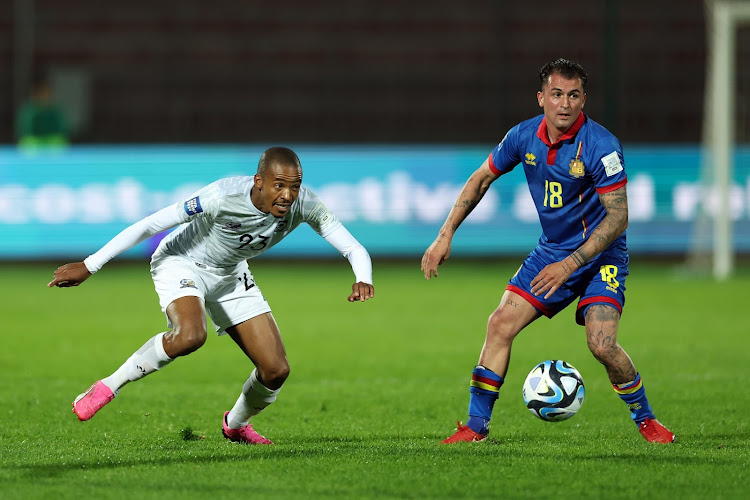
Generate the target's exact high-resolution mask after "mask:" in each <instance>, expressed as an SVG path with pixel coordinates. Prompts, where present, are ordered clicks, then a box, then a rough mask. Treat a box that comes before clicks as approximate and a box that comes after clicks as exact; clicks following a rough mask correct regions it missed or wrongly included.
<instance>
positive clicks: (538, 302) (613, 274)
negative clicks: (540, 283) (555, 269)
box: [506, 241, 629, 325]
mask: <svg viewBox="0 0 750 500" xmlns="http://www.w3.org/2000/svg"><path fill="white" fill-rule="evenodd" d="M565 256H567V253H566V254H565ZM565 256H560V255H554V254H553V253H552V252H550V251H548V250H546V249H544V248H542V247H537V248H535V249H534V251H533V252H531V253H530V254H529V256H528V257H526V260H524V261H523V264H522V265H521V267H520V268H519V269H518V271H517V272H516V274H515V276H513V278H511V280H510V283H509V284H508V286H507V288H506V290H510V291H512V292H515V293H517V294H518V295H520V296H521V297H523V298H524V299H526V301H528V302H529V303H530V304H531V305H532V306H534V307H535V308H536V309H537V310H538V311H539V312H540V313H541V314H543V315H545V316H547V317H548V318H551V317H552V316H554V315H555V314H557V313H558V312H560V311H562V310H563V309H565V308H566V307H568V306H569V305H570V304H571V303H572V302H573V301H574V300H576V299H577V298H580V300H579V301H578V307H577V308H576V323H578V324H579V325H583V324H584V318H585V317H586V316H585V315H586V310H587V309H588V308H589V307H590V306H592V305H594V304H603V305H608V306H611V307H614V308H615V309H617V310H618V311H619V312H620V314H622V308H623V306H624V305H625V279H626V278H627V276H628V274H629V270H628V261H629V258H628V253H627V250H626V247H625V243H624V241H617V242H615V243H614V244H613V245H612V246H610V247H609V248H608V249H607V250H605V251H604V252H602V253H601V254H599V255H598V256H597V257H596V258H595V259H594V260H592V261H591V262H589V263H588V264H586V265H585V266H584V267H582V268H581V269H579V270H578V271H576V272H575V273H573V274H572V275H571V276H570V278H569V279H568V281H566V282H565V283H564V284H563V285H562V286H561V287H560V288H558V289H557V291H555V293H554V294H552V296H551V297H550V298H549V299H545V298H544V295H545V294H540V295H538V296H535V295H534V294H533V293H531V281H532V280H533V279H534V278H535V277H536V276H537V274H539V272H540V271H541V270H542V269H544V267H545V266H546V265H548V264H552V263H554V262H559V261H560V260H562V259H563V258H564V257H565Z"/></svg>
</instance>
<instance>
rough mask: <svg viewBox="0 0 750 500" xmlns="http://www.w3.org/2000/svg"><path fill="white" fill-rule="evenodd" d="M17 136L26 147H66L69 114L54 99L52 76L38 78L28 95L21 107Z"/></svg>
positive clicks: (21, 145) (17, 123)
mask: <svg viewBox="0 0 750 500" xmlns="http://www.w3.org/2000/svg"><path fill="white" fill-rule="evenodd" d="M16 139H17V141H18V145H19V146H20V147H22V148H24V149H35V148H45V147H63V146H66V145H67V144H68V141H69V123H68V117H67V115H66V113H65V111H64V110H63V108H62V107H61V106H60V105H59V104H58V103H57V102H55V97H54V89H53V87H52V84H51V83H50V82H49V80H47V79H39V80H36V81H35V82H34V84H33V85H32V89H31V95H30V96H29V99H28V100H27V101H26V102H25V103H24V104H23V105H22V106H21V108H20V109H19V110H18V115H17V116H16Z"/></svg>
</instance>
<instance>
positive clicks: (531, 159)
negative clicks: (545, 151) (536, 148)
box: [524, 153, 536, 167]
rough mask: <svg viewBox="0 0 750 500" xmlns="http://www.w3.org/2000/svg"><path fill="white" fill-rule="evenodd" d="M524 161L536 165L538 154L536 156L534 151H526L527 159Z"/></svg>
mask: <svg viewBox="0 0 750 500" xmlns="http://www.w3.org/2000/svg"><path fill="white" fill-rule="evenodd" d="M524 163H526V165H532V166H534V167H536V156H534V153H526V160H525V161H524Z"/></svg>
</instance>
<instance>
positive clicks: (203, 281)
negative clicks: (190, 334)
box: [151, 256, 271, 335]
mask: <svg viewBox="0 0 750 500" xmlns="http://www.w3.org/2000/svg"><path fill="white" fill-rule="evenodd" d="M151 278H152V279H153V280H154V287H155V288H156V293H157V294H158V295H159V305H160V306H161V310H162V311H163V312H164V313H165V314H166V310H167V306H168V305H169V304H171V303H172V302H174V301H175V300H176V299H179V298H180V297H199V298H200V299H202V300H203V303H204V304H205V307H206V313H207V314H208V315H209V317H210V318H211V321H213V323H214V326H215V327H216V333H217V334H218V335H224V334H225V333H226V329H227V328H229V327H231V326H234V325H238V324H240V323H242V322H243V321H247V320H249V319H251V318H254V317H255V316H259V315H261V314H263V313H267V312H271V306H269V305H268V302H266V299H265V298H264V297H263V294H262V293H261V291H260V288H258V285H256V284H255V280H253V275H252V274H250V269H249V268H248V266H247V262H246V261H242V262H240V263H239V264H238V265H237V266H236V267H234V268H219V267H211V266H207V265H205V264H199V263H197V262H193V261H191V260H189V259H187V258H185V257H175V256H162V257H158V258H154V259H153V260H152V261H151ZM167 324H168V325H169V327H170V328H172V324H171V322H170V321H169V317H167Z"/></svg>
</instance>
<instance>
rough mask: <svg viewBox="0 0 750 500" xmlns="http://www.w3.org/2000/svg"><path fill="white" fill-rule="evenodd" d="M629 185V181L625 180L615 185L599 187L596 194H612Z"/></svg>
mask: <svg viewBox="0 0 750 500" xmlns="http://www.w3.org/2000/svg"><path fill="white" fill-rule="evenodd" d="M627 183H628V179H627V178H625V179H623V180H621V181H620V182H615V183H614V184H611V185H609V186H603V187H598V188H596V192H597V193H599V194H604V193H611V192H612V191H616V190H618V189H620V188H621V187H623V186H624V185H625V184H627Z"/></svg>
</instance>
